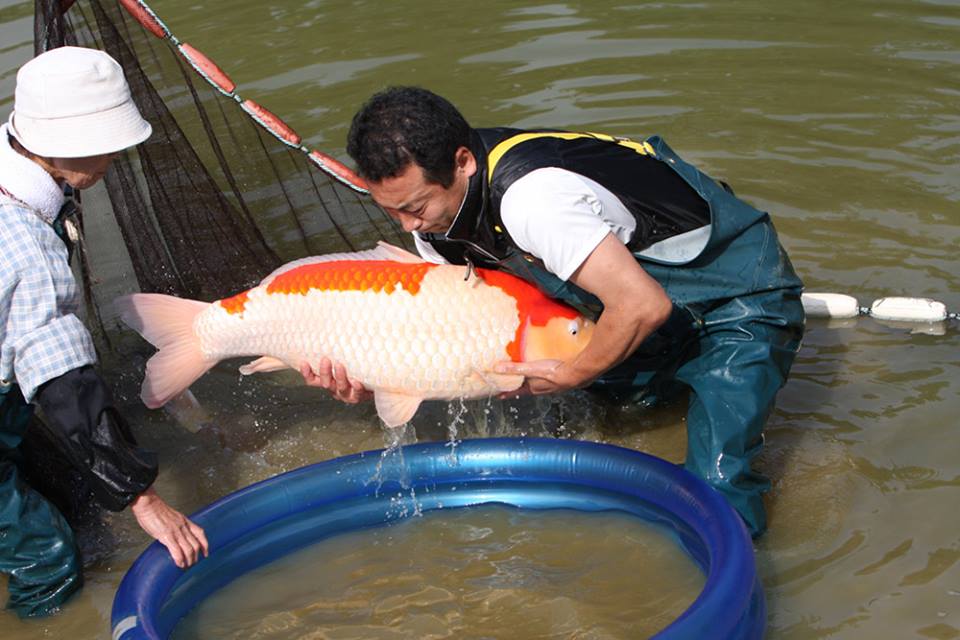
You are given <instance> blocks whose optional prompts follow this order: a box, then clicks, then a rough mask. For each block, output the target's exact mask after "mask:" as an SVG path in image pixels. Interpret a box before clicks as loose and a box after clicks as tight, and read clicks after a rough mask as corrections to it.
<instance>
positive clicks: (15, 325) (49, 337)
mask: <svg viewBox="0 0 960 640" xmlns="http://www.w3.org/2000/svg"><path fill="white" fill-rule="evenodd" d="M0 246H2V247H3V252H2V254H0V378H2V379H3V382H13V381H16V382H17V383H18V384H19V385H20V389H21V391H22V392H23V397H24V398H25V399H26V400H27V401H28V402H29V401H31V400H32V399H33V396H34V394H35V393H36V391H37V388H38V387H39V386H40V385H42V384H43V383H44V382H47V381H48V380H52V379H53V378H56V377H58V376H60V375H62V374H64V373H66V372H67V371H70V370H72V369H76V368H78V367H82V366H84V365H87V364H94V363H95V362H96V360H97V357H96V351H95V349H94V346H93V340H92V338H91V337H90V333H89V332H88V331H87V329H86V327H85V326H84V325H83V323H82V322H81V321H80V319H79V318H78V317H77V316H76V315H75V314H76V312H77V309H78V308H79V296H78V293H77V283H76V280H75V279H74V277H73V272H72V271H71V270H70V265H69V263H68V262H67V249H66V246H65V245H64V244H63V242H62V241H61V240H60V238H58V237H57V235H56V233H55V232H54V231H53V228H52V227H51V226H50V225H48V224H47V223H45V222H44V221H43V220H41V219H40V218H39V217H38V216H37V215H35V214H34V213H33V212H32V211H30V210H29V209H27V208H25V207H23V206H20V205H18V204H16V203H12V202H10V201H9V200H5V199H4V200H0Z"/></svg>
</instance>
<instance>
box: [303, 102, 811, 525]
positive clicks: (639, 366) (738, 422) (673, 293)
mask: <svg viewBox="0 0 960 640" xmlns="http://www.w3.org/2000/svg"><path fill="white" fill-rule="evenodd" d="M347 151H348V153H349V154H350V155H351V157H353V159H354V160H355V161H356V163H357V166H358V170H359V173H360V175H361V177H363V178H364V179H365V180H366V181H367V182H368V184H369V187H370V193H371V195H372V196H373V198H374V200H376V202H377V203H378V204H379V205H381V206H382V207H383V208H384V209H385V210H386V212H387V213H388V214H389V215H390V216H392V217H393V218H394V219H396V220H397V221H398V222H399V223H400V224H401V225H402V226H403V228H404V230H406V231H409V232H412V233H413V236H414V240H415V242H416V246H417V248H418V251H419V253H420V254H421V256H422V257H423V258H424V259H426V260H428V261H430V262H433V263H449V264H456V265H467V266H468V268H469V267H470V266H473V267H478V268H483V269H491V270H498V271H504V272H507V273H510V274H513V275H514V276H518V277H519V278H522V279H523V280H525V281H527V282H529V283H531V284H533V285H535V286H536V287H537V288H538V289H540V290H541V291H542V292H543V293H545V294H546V295H548V296H550V297H552V298H555V299H557V300H560V301H563V302H565V303H566V304H568V305H570V306H572V307H574V308H576V309H577V310H579V311H580V312H581V313H582V314H584V316H586V317H588V318H591V319H594V320H596V325H595V327H594V328H593V329H594V330H593V332H592V335H591V337H590V340H589V342H588V343H587V344H586V345H585V347H583V348H581V349H580V350H579V351H578V352H576V354H575V355H573V356H572V357H569V358H566V359H553V358H550V359H538V360H537V359H535V360H533V361H517V359H516V358H513V359H511V360H509V361H507V360H505V361H503V362H500V363H498V364H497V365H495V366H494V367H493V369H494V370H493V372H492V373H495V374H497V375H504V376H517V375H519V376H523V377H524V378H525V381H524V383H523V387H522V389H520V390H522V391H524V392H529V393H534V394H542V393H554V392H561V391H566V390H569V389H574V388H580V387H589V388H590V389H591V390H596V391H600V392H604V393H606V394H608V395H610V396H613V397H616V398H618V399H620V400H621V401H633V402H640V403H643V404H645V405H652V404H654V403H655V402H656V401H657V400H659V399H662V398H664V397H669V396H670V395H671V394H672V393H673V392H675V391H676V390H677V389H678V388H684V387H686V388H689V389H690V392H691V393H690V404H689V409H688V414H687V433H688V446H687V456H686V463H685V466H686V468H687V469H688V470H690V471H692V472H693V473H694V474H696V475H698V476H700V477H702V478H704V479H705V480H707V481H708V482H709V483H710V484H711V485H713V486H714V487H715V488H716V489H717V490H719V491H720V492H721V493H722V494H723V495H724V496H726V497H727V499H728V500H729V501H730V502H731V504H732V505H733V506H734V507H735V508H736V509H737V510H738V512H739V513H740V515H741V516H742V517H743V519H744V521H745V523H746V524H747V527H748V529H749V530H750V532H751V534H752V535H754V536H757V535H759V534H761V533H762V532H763V531H764V530H765V528H766V515H765V511H764V507H763V502H762V500H761V494H762V493H763V492H765V491H767V490H768V489H769V481H768V480H767V479H766V478H765V477H763V476H762V475H761V474H759V473H757V472H756V471H754V470H752V469H751V467H750V463H751V460H752V459H753V458H754V457H755V456H756V454H757V453H758V452H759V450H760V447H761V445H762V442H763V437H762V430H763V426H764V423H765V422H766V420H767V417H768V416H769V414H770V411H771V410H772V407H773V403H774V399H775V396H776V393H777V391H778V390H779V389H780V388H781V387H782V386H783V385H784V383H785V382H786V379H787V374H788V372H789V370H790V366H791V364H792V363H793V359H794V357H795V355H796V352H797V349H798V348H799V344H800V339H801V337H802V335H803V328H804V316H803V309H802V306H801V304H800V293H801V289H802V283H801V281H800V279H799V278H798V277H797V275H796V274H795V273H794V271H793V268H792V267H791V265H790V261H789V259H788V257H787V255H786V253H785V251H784V250H783V248H782V247H781V245H780V244H779V242H778V240H777V235H776V232H775V230H774V228H773V224H772V222H771V221H770V218H769V216H768V214H766V213H764V212H762V211H758V210H757V209H755V208H753V207H751V206H750V205H748V204H746V203H744V202H743V201H742V200H740V199H738V198H737V197H736V196H735V195H734V194H733V192H732V190H731V189H730V188H729V187H728V186H727V185H726V184H724V183H722V182H718V181H715V180H713V179H711V178H710V177H709V176H707V175H706V174H704V173H702V172H700V171H699V170H697V169H696V168H694V167H693V166H691V165H689V164H687V163H686V162H684V161H683V160H682V159H680V158H679V157H678V156H677V155H676V154H675V153H674V152H673V150H671V149H670V147H668V146H667V144H666V143H665V142H664V141H663V140H662V139H660V138H659V137H656V136H655V137H652V138H649V139H648V140H646V141H643V142H634V141H632V140H627V139H623V138H617V137H613V136H609V135H604V134H594V133H574V132H565V131H521V130H516V129H507V128H497V129H473V128H471V127H470V126H469V125H468V123H467V122H466V120H465V119H464V118H463V116H462V115H461V114H460V113H459V111H457V109H456V108H455V107H454V106H453V105H452V104H450V103H449V102H448V101H446V100H445V99H443V98H441V97H440V96H437V95H436V94H433V93H431V92H429V91H427V90H424V89H420V88H416V87H395V88H391V89H387V90H385V91H382V92H380V93H378V94H376V95H374V96H373V97H371V98H370V100H368V101H367V103H366V104H364V105H363V107H362V108H361V109H360V111H359V112H358V113H357V114H356V116H355V117H354V119H353V123H352V126H351V129H350V133H349V137H348V146H347ZM317 364H318V365H319V366H317ZM317 364H315V365H314V366H313V367H311V366H310V365H308V364H304V365H303V366H302V367H301V373H302V374H303V376H304V378H305V379H306V381H307V383H308V384H311V385H313V386H320V387H324V388H327V389H329V390H330V391H331V392H332V393H333V394H334V396H335V397H337V398H339V399H341V400H344V401H346V402H358V401H360V400H363V399H365V398H367V397H369V396H370V391H369V389H368V387H367V385H364V384H363V383H362V382H360V381H358V380H357V379H355V378H354V377H353V376H352V372H351V371H350V370H349V368H348V367H345V366H344V365H343V363H341V362H339V361H337V360H336V359H331V358H325V359H323V360H322V361H320V362H319V363H317Z"/></svg>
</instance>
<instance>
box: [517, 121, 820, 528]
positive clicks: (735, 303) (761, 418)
mask: <svg viewBox="0 0 960 640" xmlns="http://www.w3.org/2000/svg"><path fill="white" fill-rule="evenodd" d="M643 144H644V145H646V147H645V149H646V150H647V152H648V153H652V154H655V156H656V157H657V158H658V159H660V160H661V161H663V162H665V163H667V164H668V165H669V166H670V167H671V168H673V169H674V171H676V173H677V174H679V175H680V176H681V177H682V178H683V179H684V180H685V181H686V182H687V183H688V184H689V185H690V186H691V187H692V188H693V189H694V190H695V191H696V192H697V193H698V194H699V195H700V196H701V197H702V198H703V199H704V200H705V201H706V202H707V203H708V204H709V206H710V213H711V228H710V236H709V238H708V239H707V240H706V242H705V244H704V245H703V247H702V249H699V250H698V252H697V253H696V254H695V255H692V256H691V257H690V258H688V259H685V260H675V261H673V262H668V261H666V260H661V259H658V258H657V257H656V256H653V255H650V254H649V252H647V253H645V252H643V251H640V252H637V253H636V254H635V255H636V256H637V259H638V261H639V262H640V264H641V266H643V268H644V270H646V271H647V273H649V274H650V275H651V276H652V277H653V278H654V279H656V280H657V282H659V283H660V285H661V286H662V287H663V288H664V290H665V291H666V292H667V295H668V296H669V297H670V299H671V300H672V301H673V302H674V312H673V314H672V315H671V317H670V319H669V320H668V321H667V323H665V324H664V325H663V326H662V327H660V329H658V330H657V332H655V333H654V334H653V335H651V336H649V337H648V338H647V340H645V341H644V343H643V344H642V345H641V346H640V348H639V349H638V350H637V352H636V353H635V354H634V355H633V356H632V357H631V358H629V359H628V360H627V361H626V362H624V363H623V364H622V365H620V366H618V367H616V368H615V369H613V370H612V371H610V372H608V373H607V374H605V375H604V376H603V377H602V378H601V379H599V380H598V381H597V382H596V383H595V384H594V385H593V386H592V387H591V389H592V390H595V391H599V392H602V393H604V394H605V395H610V396H614V397H617V398H618V399H619V401H621V402H624V401H626V402H640V403H643V404H645V405H652V404H655V403H656V402H657V401H658V400H660V399H662V398H663V397H665V396H670V395H672V394H673V393H674V392H675V391H676V390H678V389H683V388H689V389H690V390H691V391H692V393H691V394H690V406H689V409H688V413H687V454H686V462H685V466H686V468H687V469H688V470H690V471H692V472H693V473H694V474H696V475H698V476H700V477H701V478H704V479H705V480H706V481H707V482H709V483H710V484H711V485H712V486H713V487H714V488H715V489H717V490H718V491H720V492H721V493H722V494H723V495H724V496H726V498H727V499H728V500H729V501H730V503H731V504H732V505H733V506H734V507H735V508H736V509H737V511H738V512H739V513H740V515H741V516H742V517H743V519H744V521H745V523H746V525H747V528H748V529H749V530H750V533H751V534H752V535H753V536H757V535H759V534H760V533H762V532H763V531H764V530H765V529H766V515H765V511H764V507H763V501H762V499H761V494H762V493H764V492H765V491H767V490H768V489H769V481H768V480H767V479H766V478H765V477H763V476H762V475H761V474H759V473H757V472H756V471H754V470H752V469H751V460H752V459H753V458H754V457H755V456H756V455H757V453H759V450H760V447H761V445H762V442H763V437H762V432H763V426H764V424H765V423H766V420H767V418H768V416H769V414H770V412H771V410H772V408H773V403H774V399H775V397H776V394H777V391H778V390H779V389H780V388H781V387H782V386H783V385H784V384H785V383H786V379H787V374H788V372H789V370H790V366H791V365H792V363H793V359H794V357H795V356H796V353H797V350H798V348H799V345H800V339H801V337H802V335H803V328H804V315H803V307H802V306H801V304H800V292H801V290H802V283H801V281H800V279H799V278H798V277H797V275H796V274H795V273H794V271H793V267H792V266H791V264H790V260H789V258H787V255H786V253H785V252H784V251H783V248H782V247H781V246H780V243H779V241H778V240H777V234H776V231H775V230H774V228H773V224H772V223H771V222H770V219H769V216H768V215H767V214H766V213H764V212H762V211H758V210H757V209H755V208H753V207H751V206H750V205H748V204H746V203H745V202H743V201H742V200H740V199H739V198H737V197H736V196H734V195H733V194H732V193H731V192H730V191H729V190H728V189H726V188H724V187H723V186H721V185H720V184H718V183H717V182H715V181H714V180H712V179H711V178H709V177H708V176H706V175H705V174H703V173H701V172H700V171H698V170H697V169H696V168H695V167H693V166H691V165H689V164H687V163H686V162H684V161H683V160H682V159H680V158H679V157H678V156H677V155H676V154H675V153H674V152H673V151H672V150H671V149H670V148H669V147H668V146H667V145H666V143H665V142H663V141H662V140H661V139H660V138H658V137H653V138H650V139H649V140H647V141H646V142H645V143H643ZM503 268H506V269H507V270H509V271H511V272H513V273H514V274H515V275H518V276H520V277H522V278H524V279H526V280H528V281H530V282H533V283H534V284H536V285H537V286H538V287H539V288H540V289H541V290H543V291H544V292H545V293H547V294H548V295H551V296H553V297H556V298H559V299H562V300H564V301H566V302H568V303H569V304H572V305H574V306H576V307H578V308H579V309H581V310H582V311H584V312H586V313H588V314H589V313H590V312H591V311H593V310H594V309H595V308H596V306H597V304H598V301H597V300H596V299H595V298H593V297H592V296H590V295H589V294H587V293H586V292H584V291H582V290H578V289H577V288H576V287H574V286H571V284H570V283H567V282H564V281H561V280H560V279H559V278H557V277H556V276H555V275H553V274H551V273H549V272H548V271H546V270H545V269H543V268H542V267H540V266H538V265H537V264H535V263H530V262H527V261H525V260H524V259H523V257H522V255H521V254H520V253H519V252H513V253H512V254H511V255H510V256H509V257H508V258H507V259H506V260H505V261H504V264H503Z"/></svg>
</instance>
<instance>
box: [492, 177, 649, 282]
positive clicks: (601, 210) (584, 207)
mask: <svg viewBox="0 0 960 640" xmlns="http://www.w3.org/2000/svg"><path fill="white" fill-rule="evenodd" d="M500 217H501V219H502V220H503V224H504V226H505V227H506V230H507V232H509V234H510V237H511V238H513V240H514V242H516V243H517V246H519V247H520V248H521V249H522V250H524V251H526V252H527V253H530V254H532V255H534V256H536V257H538V258H540V259H541V260H543V264H544V266H545V267H546V268H547V270H548V271H550V272H551V273H553V274H555V275H556V276H557V277H559V278H561V279H563V280H568V279H569V278H570V276H572V275H573V274H574V272H575V271H576V270H577V269H579V268H580V265H582V264H583V263H584V261H585V260H586V259H587V258H588V257H589V256H590V254H591V253H592V252H593V250H594V249H596V248H597V245H599V244H600V242H601V241H602V240H603V239H604V238H606V237H607V234H609V233H613V234H614V235H615V236H617V237H618V238H619V239H620V241H621V242H623V243H627V242H629V240H630V238H631V237H632V236H633V232H634V230H635V229H636V221H635V220H634V218H633V215H632V214H631V213H630V212H629V211H628V210H627V208H626V207H625V206H623V203H622V202H620V200H619V199H617V197H616V196H615V195H613V193H611V192H610V191H609V190H608V189H606V188H604V187H603V186H601V185H600V184H598V183H597V182H595V181H593V180H590V179H589V178H586V177H584V176H581V175H580V174H577V173H574V172H572V171H567V170H565V169H559V168H556V167H548V168H544V169H537V170H535V171H531V172H530V173H528V174H527V175H525V176H524V177H522V178H520V179H519V180H517V181H516V182H514V183H513V184H512V185H510V187H509V188H508V189H507V191H506V193H504V194H503V199H502V200H501V202H500Z"/></svg>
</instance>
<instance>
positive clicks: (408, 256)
mask: <svg viewBox="0 0 960 640" xmlns="http://www.w3.org/2000/svg"><path fill="white" fill-rule="evenodd" d="M341 260H389V261H391V262H406V263H419V262H425V260H424V259H423V258H421V257H420V256H417V255H416V254H413V253H410V252H409V251H405V250H404V249H401V248H400V247H395V246H393V245H392V244H387V243H386V242H383V241H380V242H378V243H377V246H376V247H374V248H373V249H367V250H366V251H352V252H345V253H326V254H324V255H322V256H308V257H306V258H300V259H299V260H294V261H293V262H288V263H287V264H285V265H283V266H281V267H278V268H277V269H276V270H274V271H273V272H272V273H271V274H270V275H268V276H267V277H266V278H264V279H263V280H262V281H261V282H260V286H266V285H268V284H270V283H271V282H272V281H273V279H274V278H276V277H277V276H279V275H280V274H281V273H286V272H287V271H291V270H293V269H296V268H297V267H302V266H304V265H308V264H320V263H322V262H338V261H341Z"/></svg>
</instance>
